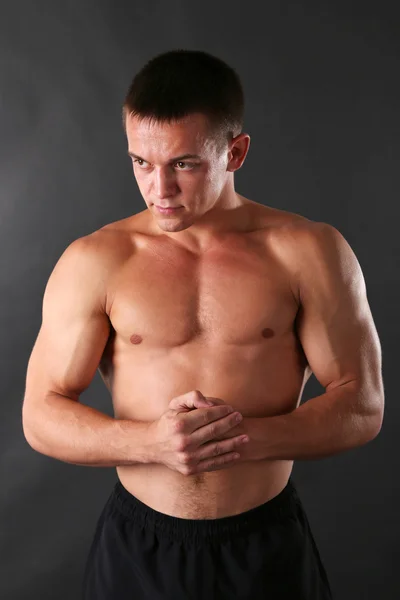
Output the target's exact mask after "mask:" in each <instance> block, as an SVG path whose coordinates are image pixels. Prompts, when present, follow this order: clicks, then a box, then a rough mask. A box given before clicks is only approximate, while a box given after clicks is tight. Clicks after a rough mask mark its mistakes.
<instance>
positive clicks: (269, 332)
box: [261, 327, 274, 338]
mask: <svg viewBox="0 0 400 600" xmlns="http://www.w3.org/2000/svg"><path fill="white" fill-rule="evenodd" d="M261 335H262V336H263V337H264V338H271V337H273V336H274V332H273V330H272V329H270V328H269V327H265V329H263V330H262V332H261Z"/></svg>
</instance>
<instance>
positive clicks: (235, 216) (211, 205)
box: [23, 50, 384, 600]
mask: <svg viewBox="0 0 400 600" xmlns="http://www.w3.org/2000/svg"><path fill="white" fill-rule="evenodd" d="M123 114H124V125H125V130H126V136H127V142H128V154H129V156H130V157H131V159H132V164H133V172H134V176H135V178H136V181H137V184H138V187H139V190H140V192H141V194H142V196H143V199H144V201H145V203H146V209H145V210H143V211H141V212H139V213H138V214H135V215H133V216H129V217H128V218H125V219H122V220H120V221H117V222H114V223H111V224H107V225H105V226H104V227H102V228H101V229H100V230H98V231H95V232H93V233H90V234H89V235H87V236H84V237H82V238H79V239H77V240H75V241H74V242H73V243H71V244H70V245H69V246H68V247H67V249H66V250H65V251H64V253H63V254H62V256H61V257H60V259H59V261H58V262H57V264H56V266H55V268H54V270H53V272H52V274H51V276H50V278H49V281H48V283H47V286H46V290H45V294H44V300H43V322H42V325H41V328H40V331H39V334H38V337H37V340H36V342H35V345H34V347H33V350H32V354H31V357H30V360H29V364H28V370H27V379H26V390H25V397H24V405H23V426H24V433H25V436H26V439H27V441H28V442H29V444H30V445H31V446H32V447H33V448H34V449H35V450H36V451H38V452H41V453H43V454H46V455H48V456H52V457H54V458H56V459H59V460H62V461H65V462H69V463H73V464H78V465H89V466H115V467H116V470H117V474H118V480H117V483H116V484H115V488H114V489H113V490H112V493H111V495H110V497H109V499H108V500H107V503H106V504H105V507H104V509H103V511H102V513H101V515H100V518H99V520H98V523H97V527H96V531H95V535H94V538H93V542H92V545H91V548H90V552H89V555H88V560H87V564H86V568H85V575H84V585H83V588H84V591H83V597H84V599H85V600H88V599H91V600H92V599H93V600H125V599H128V598H129V599H133V598H135V599H138V600H139V599H148V600H157V599H160V600H161V599H171V600H189V599H196V600H197V599H199V600H200V599H207V600H214V599H215V600H217V599H218V600H220V599H223V600H225V599H226V600H228V599H229V600H234V599H236V598H243V599H245V598H246V599H249V600H250V599H251V600H257V599H259V598H260V599H261V598H263V599H265V598H273V600H280V599H283V598H290V599H291V600H317V599H319V600H321V599H324V600H325V599H328V598H331V597H332V596H331V591H330V586H329V583H328V578H327V574H326V572H325V569H324V566H323V563H322V561H321V558H320V555H319V552H318V549H317V546H316V544H315V541H314V539H313V536H312V533H311V530H310V526H309V523H308V520H307V517H306V515H305V512H304V509H303V507H302V504H301V502H300V499H299V497H298V495H297V493H296V489H295V487H294V483H293V481H292V478H291V476H290V475H291V471H292V467H293V461H294V460H296V459H312V458H321V457H324V456H329V455H333V454H335V453H339V452H343V451H345V450H347V449H348V448H353V447H356V446H361V445H363V444H365V443H367V442H368V441H369V440H372V439H373V438H374V437H375V436H376V435H377V434H378V433H379V431H380V427H381V423H382V418H383V405H384V391H383V383H382V376H381V350H380V343H379V338H378V335H377V332H376V329H375V325H374V322H373V318H372V316H371V311H370V308H369V304H368V301H367V295H366V288H365V283H364V278H363V275H362V271H361V268H360V265H359V263H358V261H357V258H356V257H355V255H354V253H353V251H352V250H351V248H350V246H349V244H348V243H347V242H346V241H345V239H344V238H343V236H342V235H341V234H340V233H339V232H338V230H337V229H335V228H334V227H332V226H330V225H328V224H325V223H318V222H313V221H311V220H309V219H306V218H304V217H302V216H299V215H297V214H293V213H289V212H286V211H284V210H278V209H276V208H273V207H271V206H267V205H264V204H261V203H258V202H255V201H252V200H250V199H248V198H246V197H244V196H242V195H241V194H238V193H237V192H235V187H234V173H235V171H237V170H238V169H239V168H240V167H241V166H242V164H243V162H244V160H245V157H246V154H247V152H248V148H249V141H250V137H249V135H247V134H246V133H243V132H242V125H243V93H242V88H241V84H240V81H239V78H238V76H237V74H236V73H235V71H234V70H233V69H231V68H230V67H229V66H228V65H227V64H225V63H224V62H223V61H221V60H219V59H217V58H215V57H213V56H210V55H208V54H206V53H202V52H195V51H183V50H182V51H179V50H177V51H172V52H168V53H165V54H163V55H160V56H158V57H155V58H154V59H152V60H151V61H149V62H148V63H147V64H146V65H145V66H144V67H143V68H142V70H141V71H140V72H139V73H138V74H137V75H136V77H135V78H134V80H133V82H132V84H131V86H130V88H129V91H128V94H127V96H126V99H125V103H124V111H123ZM262 200H263V201H266V200H267V201H268V199H266V198H262ZM97 368H98V369H99V371H100V373H101V376H102V378H103V380H104V382H105V384H106V386H107V388H108V389H109V390H110V392H111V395H112V401H113V408H114V417H115V418H110V417H108V416H107V415H105V414H103V413H101V412H99V411H98V410H96V409H93V408H91V407H88V406H85V405H84V404H82V403H81V402H80V401H79V398H80V395H81V394H82V392H83V391H84V390H85V389H86V388H87V387H88V386H89V384H90V382H91V381H92V379H93V377H94V374H95V372H96V369H97ZM312 372H313V373H314V374H315V376H316V377H317V379H318V381H319V382H320V383H321V384H322V386H323V387H324V389H325V393H324V394H322V395H320V396H318V397H316V398H312V399H311V400H309V401H308V402H305V403H303V404H302V405H301V406H300V400H301V395H302V392H303V389H304V386H305V384H306V382H307V380H308V378H309V377H310V375H311V373H312ZM236 415H241V416H242V420H241V421H239V422H238V421H237V419H236ZM243 435H245V436H246V437H247V440H248V441H247V442H246V441H245V440H243Z"/></svg>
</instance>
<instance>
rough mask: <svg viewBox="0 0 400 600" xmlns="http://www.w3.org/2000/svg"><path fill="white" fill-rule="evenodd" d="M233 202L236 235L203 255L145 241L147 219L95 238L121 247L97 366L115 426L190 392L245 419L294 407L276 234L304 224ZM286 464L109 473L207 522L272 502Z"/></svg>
mask: <svg viewBox="0 0 400 600" xmlns="http://www.w3.org/2000/svg"><path fill="white" fill-rule="evenodd" d="M241 198H242V200H243V202H244V203H245V204H244V206H245V214H246V217H243V221H241V223H243V225H241V227H240V230H239V231H238V232H230V233H228V234H225V235H224V236H221V239H220V240H219V242H218V243H216V244H215V245H214V246H213V247H212V248H210V250H208V251H207V252H205V253H202V254H199V253H196V252H193V251H188V250H187V249H186V248H182V247H181V245H180V244H177V243H176V242H174V241H173V240H171V239H170V238H168V237H165V236H163V235H156V236H154V235H153V234H152V232H151V219H150V215H149V213H148V211H143V212H142V213H139V214H138V215H135V216H134V217H131V218H128V219H125V220H122V221H119V222H118V223H114V224H112V225H109V226H107V227H106V228H104V229H103V232H102V233H103V236H104V238H105V239H106V238H107V241H105V243H106V244H109V247H111V246H113V247H116V246H117V245H118V247H119V250H118V259H119V265H118V264H117V261H118V259H116V264H115V268H114V269H112V270H113V271H114V275H113V276H112V278H111V280H110V282H109V284H108V290H107V292H108V293H107V298H108V306H107V314H108V315H109V318H110V322H111V324H112V333H111V335H110V338H109V340H108V343H107V346H106V348H105V350H104V353H103V356H102V360H101V363H100V367H99V369H100V373H101V375H102V377H103V379H104V382H105V384H106V385H107V387H108V389H109V390H110V393H111V396H112V399H113V406H114V411H115V416H116V417H117V418H121V419H139V420H141V421H148V422H151V421H153V420H156V419H157V418H159V416H160V414H161V413H162V412H164V411H165V409H166V408H167V406H168V404H169V402H170V400H171V399H172V398H174V397H176V396H179V395H181V394H184V393H186V392H188V391H189V390H200V391H201V393H202V394H204V395H205V396H210V397H217V398H221V399H223V401H224V402H226V403H227V404H229V405H230V406H232V407H234V408H235V409H236V410H238V411H240V413H241V414H242V415H243V417H246V416H249V417H257V416H259V417H262V416H272V415H275V414H281V413H284V412H289V411H291V410H293V409H294V408H295V407H296V406H297V405H298V404H299V402H300V399H301V392H302V390H303V387H304V384H305V381H306V379H307V378H308V377H309V375H310V373H309V372H308V371H307V360H306V359H305V356H304V353H303V351H302V348H301V345H300V344H299V342H298V339H297V336H296V331H295V318H296V314H297V310H298V303H297V301H296V298H295V297H294V294H293V291H292V288H291V285H290V273H289V271H288V268H287V266H286V265H285V263H284V260H283V259H282V248H284V243H285V240H284V238H285V234H284V231H285V227H288V226H289V229H290V225H292V229H293V230H295V228H296V224H297V227H299V226H300V223H303V226H306V223H307V220H306V219H304V220H303V219H302V218H301V217H298V216H296V215H293V214H290V213H285V212H284V211H279V210H275V209H271V208H266V207H264V206H262V205H258V204H256V203H252V202H251V201H248V200H247V199H245V198H243V197H241ZM127 390H129V391H130V392H129V394H128V393H127ZM235 433H236V432H235V429H233V430H232V431H231V432H230V434H229V435H230V436H233V435H235ZM237 433H240V431H239V429H238V432H237ZM238 451H239V453H240V449H239V450H238ZM292 465H293V462H292V461H258V462H243V463H239V464H235V465H232V466H231V467H229V468H226V469H225V470H219V471H216V472H209V473H201V474H196V475H192V476H189V477H184V476H182V475H181V474H180V473H177V472H175V471H172V470H170V469H168V468H167V467H165V466H164V465H162V464H137V465H134V466H119V467H117V472H118V476H119V478H120V480H121V482H122V483H123V485H124V486H125V487H126V489H128V490H129V491H131V493H132V494H134V495H136V496H137V497H138V498H139V499H140V500H142V501H143V502H145V503H146V504H148V505H149V506H151V507H153V508H155V509H156V510H159V511H161V512H164V513H167V514H173V515H176V516H180V517H183V518H216V517H222V516H227V515H230V514H237V513H239V512H242V511H244V510H248V509H250V508H252V507H254V506H257V505H259V504H261V503H262V502H265V501H267V500H268V499H270V498H272V497H273V496H275V495H276V494H277V493H279V492H280V491H281V490H282V489H283V487H284V486H285V484H286V482H287V479H288V477H289V474H290V472H291V469H292Z"/></svg>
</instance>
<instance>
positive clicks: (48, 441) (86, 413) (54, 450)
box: [23, 393, 149, 467]
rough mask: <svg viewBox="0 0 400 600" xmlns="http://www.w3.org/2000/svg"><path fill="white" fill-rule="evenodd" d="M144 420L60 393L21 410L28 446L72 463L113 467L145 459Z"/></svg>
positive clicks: (50, 395) (145, 425) (146, 426)
mask: <svg viewBox="0 0 400 600" xmlns="http://www.w3.org/2000/svg"><path fill="white" fill-rule="evenodd" d="M148 425H149V424H148V423H147V422H144V421H135V420H123V419H114V418H112V417H109V416H108V415H105V414H104V413H102V412H100V411H98V410H96V409H94V408H91V407H90V406H86V405H84V404H81V403H80V402H78V401H75V400H72V399H70V398H67V397H65V396H61V395H60V394H55V393H51V394H48V395H47V397H46V399H45V402H44V404H43V406H42V407H41V409H40V411H39V410H36V412H34V411H31V414H26V415H25V414H24V418H23V427H24V434H25V437H26V440H27V441H28V443H29V444H30V446H31V447H32V448H33V449H34V450H36V451H37V452H40V453H41V454H45V455H47V456H51V457H52V458H56V459H58V460H62V461H64V462H68V463H72V464H75V465H83V466H91V467H115V466H119V465H133V464H137V463H143V462H148V461H149V458H148V455H147V452H146V447H147V428H148Z"/></svg>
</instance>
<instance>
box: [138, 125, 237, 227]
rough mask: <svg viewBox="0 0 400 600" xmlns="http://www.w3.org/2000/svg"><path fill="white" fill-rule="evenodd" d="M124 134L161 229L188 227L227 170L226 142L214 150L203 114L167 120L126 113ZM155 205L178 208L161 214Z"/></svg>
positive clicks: (208, 204)
mask: <svg viewBox="0 0 400 600" xmlns="http://www.w3.org/2000/svg"><path fill="white" fill-rule="evenodd" d="M126 134H127V139H128V153H129V155H130V156H131V158H132V164H133V172H134V175H135V178H136V181H137V184H138V187H139V190H140V192H141V194H142V196H143V199H144V201H145V203H146V205H147V207H148V208H149V210H150V212H151V213H152V215H153V217H154V218H155V219H156V221H157V225H158V226H159V227H160V228H161V229H162V230H164V231H172V232H173V231H181V230H183V229H187V228H188V227H190V225H192V224H193V223H194V222H195V221H199V219H200V218H201V217H202V216H203V215H204V214H205V213H207V212H208V211H209V210H210V209H212V208H213V206H214V205H215V204H216V203H217V201H218V199H219V197H220V195H221V193H222V191H223V188H224V185H225V183H226V181H227V176H228V174H229V173H228V172H227V168H226V167H227V164H228V144H227V146H226V151H223V152H221V151H220V152H219V154H218V152H217V147H216V141H215V139H214V138H213V137H212V136H211V135H210V130H209V126H208V121H207V118H206V117H205V116H204V115H202V114H199V113H196V114H192V115H189V116H187V117H185V118H184V119H182V120H180V121H179V122H174V123H171V124H168V123H161V124H154V123H153V124H150V122H149V121H148V120H143V121H142V122H139V120H138V119H137V118H136V117H131V116H128V117H127V121H126ZM188 154H190V155H195V156H194V157H185V155H188ZM157 206H161V207H180V208H179V209H178V210H176V211H173V213H172V214H168V215H166V214H163V213H162V212H160V211H159V210H158V208H157Z"/></svg>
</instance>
